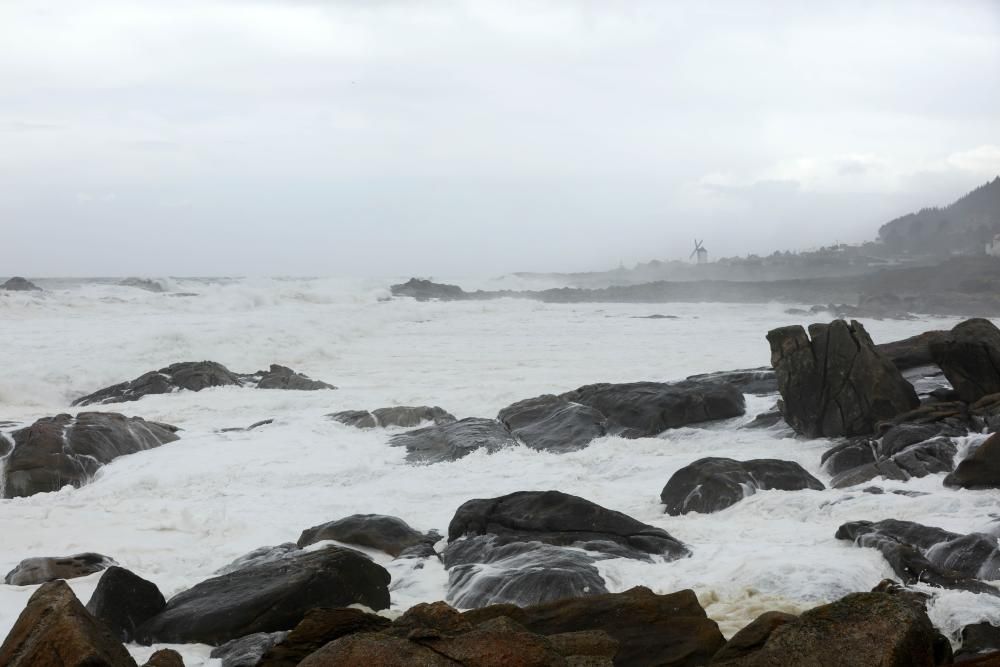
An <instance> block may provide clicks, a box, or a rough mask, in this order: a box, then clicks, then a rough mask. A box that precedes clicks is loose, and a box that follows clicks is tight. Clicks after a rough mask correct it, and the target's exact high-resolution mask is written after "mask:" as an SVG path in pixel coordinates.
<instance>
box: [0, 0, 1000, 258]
mask: <svg viewBox="0 0 1000 667" xmlns="http://www.w3.org/2000/svg"><path fill="white" fill-rule="evenodd" d="M998 37H1000V9H998V7H997V5H996V4H995V3H991V2H969V3H962V4H961V6H958V5H957V4H953V3H937V4H935V3H919V2H918V3H912V2H888V3H877V4H875V5H874V6H873V5H872V3H864V2H860V1H857V0H854V1H849V2H845V3H837V4H836V5H835V6H830V7H821V6H818V5H815V4H814V3H809V4H808V5H803V4H802V3H792V2H774V3H769V4H767V5H766V11H765V10H762V9H761V7H760V6H754V7H750V6H749V4H747V3H742V2H735V1H734V2H717V3H695V2H690V3H661V2H656V1H654V0H647V1H642V0H637V1H636V2H630V3H616V4H611V3H603V2H588V1H584V0H580V1H577V2H569V1H560V0H553V1H552V2H548V3H538V4H517V5H512V4H510V3H502V2H491V1H489V0H481V1H467V2H460V1H458V0H456V1H451V2H448V1H443V0H442V1H427V2H393V1H383V2H375V3H373V2H319V1H315V2H305V1H300V2H284V1H282V2H279V1H277V0H247V1H238V0H225V1H214V2H213V1H197V2H196V1H194V0H176V1H175V2H171V3H160V2H152V1H145V2H143V1H139V2H133V1H129V2H126V1H125V0H91V1H87V2H84V1H83V0H67V1H66V2H65V3H60V5H59V7H58V11H50V12H42V11H35V10H33V9H32V8H31V7H30V3H4V4H2V5H0V43H3V44H4V49H3V50H2V52H0V91H2V93H0V95H2V96H3V104H0V136H2V137H3V150H2V151H0V225H2V226H3V227H4V236H5V246H6V247H7V249H8V250H9V252H8V253H6V254H7V259H6V260H5V262H6V263H5V264H4V265H3V266H0V273H26V274H30V275H42V274H50V275H51V274H64V275H65V274H75V275H80V274H105V275H106V274H115V273H137V272H143V273H171V274H185V273H188V274H209V273H245V272H247V271H255V272H257V273H264V274H283V273H304V274H326V273H334V274H337V273H367V274H408V273H420V274H431V273H435V274H444V273H452V274H456V273H482V272H487V273H500V272H505V271H513V270H522V269H524V270H545V269H553V270H583V269H588V268H601V267H605V266H609V265H612V266H613V265H615V264H617V262H618V260H619V259H624V260H625V261H626V262H632V261H638V260H646V259H650V258H653V257H659V258H681V257H686V255H687V253H688V245H689V243H690V238H691V237H692V236H693V235H695V234H694V232H695V231H697V235H698V236H699V238H701V237H705V239H706V245H709V246H710V247H712V249H713V254H715V255H716V256H718V255H722V254H743V253H746V252H769V251H771V250H773V249H776V248H782V249H784V248H794V247H800V246H808V245H819V244H824V243H829V242H832V241H833V240H841V241H845V240H848V241H850V240H863V239H865V238H870V237H872V236H874V234H875V230H876V229H877V227H878V225H879V224H881V223H882V222H885V221H886V220H887V219H889V218H891V217H895V216H896V215H899V214H901V213H904V212H906V211H908V210H910V209H913V208H920V207H922V206H926V205H933V204H944V203H947V202H948V201H950V200H951V199H954V198H955V197H957V196H958V195H960V194H962V193H963V192H965V191H966V190H969V189H971V188H972V187H974V186H976V185H977V184H979V183H981V182H984V181H986V180H987V179H989V178H991V177H993V176H995V175H996V174H997V173H998V172H1000V147H998V145H997V144H1000V85H998V83H1000V39H998ZM33 125H37V127H34V129H32V126H33ZM29 129H31V130H32V131H29ZM42 129H44V130H45V131H39V130H42ZM80 193H86V194H89V195H90V197H91V198H90V199H89V200H86V201H81V199H80V198H79V197H78V195H79V194H80ZM108 193H113V194H114V197H113V198H108V197H107V194H108ZM53 238H61V239H65V240H67V241H69V242H73V243H76V244H77V245H76V247H75V252H73V253H66V254H62V255H60V254H58V253H52V252H50V251H49V248H50V246H51V240H52V239H53ZM195 248H197V249H195Z"/></svg>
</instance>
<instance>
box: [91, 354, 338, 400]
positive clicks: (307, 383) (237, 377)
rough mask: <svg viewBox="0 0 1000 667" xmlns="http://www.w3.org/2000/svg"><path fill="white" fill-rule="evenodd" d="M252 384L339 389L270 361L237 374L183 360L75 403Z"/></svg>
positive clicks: (213, 364)
mask: <svg viewBox="0 0 1000 667" xmlns="http://www.w3.org/2000/svg"><path fill="white" fill-rule="evenodd" d="M233 386H236V387H252V388H256V389H296V390H305V391H310V390H317V389H336V387H334V386H333V385H331V384H327V383H325V382H320V381H319V380H313V379H310V378H309V377H307V376H305V375H302V374H301V373H296V372H295V371H293V370H292V369H290V368H288V367H286V366H279V365H278V364H271V367H270V369H269V370H266V371H257V372H256V373H243V374H240V373H234V372H232V371H231V370H229V369H228V368H226V367H225V366H223V365H222V364H220V363H217V362H215V361H182V362H179V363H176V364H170V365H169V366H167V367H165V368H161V369H159V370H157V371H149V372H148V373H143V374H142V375H140V376H139V377H137V378H135V379H134V380H129V381H127V382H120V383H118V384H115V385H111V386H110V387H105V388H104V389H100V390H98V391H96V392H94V393H93V394H88V395H87V396H82V397H80V398H78V399H76V400H75V401H73V405H94V404H98V403H100V404H103V403H124V402H127V401H138V400H139V399H140V398H142V397H143V396H149V395H151V394H169V393H172V392H175V391H180V390H181V389H187V390H188V391H201V390H202V389H207V388H209V387H233Z"/></svg>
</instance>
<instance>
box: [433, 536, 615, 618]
mask: <svg viewBox="0 0 1000 667" xmlns="http://www.w3.org/2000/svg"><path fill="white" fill-rule="evenodd" d="M496 542H497V539H496V538H495V537H494V536H493V535H480V536H476V537H469V538H465V539H459V540H456V541H454V542H452V543H451V544H449V545H448V548H447V549H446V550H445V553H444V562H445V567H447V568H448V602H449V603H451V604H453V605H455V606H456V607H460V608H462V609H472V608H476V607H485V606H487V605H492V604H516V605H518V606H526V605H532V604H541V603H543V602H550V601H552V600H561V599H563V598H569V597H579V596H581V595H598V594H601V593H607V592H608V590H607V588H606V587H605V585H604V579H603V578H602V577H601V575H600V573H599V572H598V571H597V568H596V567H595V566H594V563H595V562H596V559H595V558H594V557H593V556H591V555H589V554H587V553H586V552H584V551H581V550H579V549H567V548H564V547H556V546H552V545H550V544H544V543H542V542H512V543H509V544H504V545H497V544H496Z"/></svg>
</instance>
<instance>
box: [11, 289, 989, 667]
mask: <svg viewBox="0 0 1000 667" xmlns="http://www.w3.org/2000/svg"><path fill="white" fill-rule="evenodd" d="M38 282H39V284H40V285H42V286H43V287H46V288H47V291H46V292H43V293H31V294H26V293H3V292H0V341H2V344H0V369H2V373H0V421H3V420H13V421H18V422H30V421H32V420H34V419H37V418H39V417H42V416H46V415H52V414H56V413H59V412H75V409H71V408H69V404H70V402H71V401H72V400H73V399H74V398H76V397H79V396H81V395H83V394H86V393H89V392H92V391H94V390H96V389H99V388H101V387H104V386H107V385H109V384H113V383H116V382H120V381H122V380H127V379H132V378H134V377H136V376H138V375H140V374H141V373H143V372H145V371H148V370H152V369H156V368H160V367H162V366H164V365H167V364H169V363H172V362H177V361H190V360H202V359H211V360H214V361H219V362H221V363H223V364H225V365H227V366H228V367H229V368H230V369H232V370H234V371H239V372H250V371H254V370H257V369H262V368H266V367H267V365H268V364H270V363H281V364H283V365H287V366H291V367H292V368H294V369H296V370H298V371H300V372H303V373H306V374H307V375H309V376H311V377H313V378H317V379H321V380H324V381H326V382H330V383H332V384H335V385H337V386H338V387H339V389H338V390H337V391H319V392H287V391H265V390H251V389H235V388H217V389H210V390H205V391H202V392H198V393H190V392H181V393H176V394H171V395H166V396H151V397H146V398H144V399H142V400H141V401H138V402H133V403H125V404H120V405H113V406H107V408H101V409H108V410H115V411H120V412H123V413H124V414H126V415H138V416H142V417H144V418H147V419H154V420H159V421H165V422H169V423H172V424H175V425H177V426H179V427H181V428H182V429H183V432H182V433H181V435H182V437H181V439H180V440H179V441H177V442H174V443H170V444H168V445H165V446H163V447H160V448H158V449H155V450H151V451H147V452H142V453H139V454H135V455H132V456H127V457H123V458H121V459H118V460H116V461H114V462H113V463H111V464H110V465H108V466H106V467H105V468H103V469H102V470H101V471H100V472H99V473H98V474H97V476H96V478H95V479H94V480H93V482H92V483H91V484H89V485H87V486H85V487H83V488H81V489H71V488H65V489H63V490H61V491H59V492H56V493H47V494H40V495H36V496H33V497H30V498H21V499H13V500H0V535H2V536H3V539H2V540H0V570H2V571H3V572H5V571H7V570H8V569H10V568H13V567H14V566H15V565H16V564H17V563H18V562H19V561H20V560H21V559H23V558H27V557H30V556H45V555H53V556H55V555H68V554H73V553H78V552H81V551H97V552H100V553H103V554H106V555H108V556H111V557H112V558H114V559H116V560H117V561H118V562H119V563H120V564H121V565H123V566H124V567H127V568H129V569H131V570H133V571H135V572H136V573H138V574H139V575H141V576H143V577H145V578H147V579H149V580H151V581H154V582H155V583H157V584H158V585H159V587H160V588H161V590H162V591H163V592H164V594H165V595H166V596H167V597H169V596H170V595H173V594H175V593H177V592H179V591H182V590H184V589H185V588H187V587H189V586H191V585H193V584H195V583H197V582H198V581H201V580H203V579H205V578H207V577H209V576H211V575H212V574H213V572H214V571H216V570H217V569H219V568H220V567H222V566H224V565H226V564H227V563H229V562H230V561H232V560H233V559H235V558H236V557H238V556H240V555H242V554H244V553H246V552H248V551H250V550H252V549H254V548H257V547H260V546H263V545H272V544H278V543H281V542H288V541H295V540H296V539H297V538H298V535H299V533H300V532H301V531H302V530H303V529H305V528H308V527H310V526H313V525H316V524H318V523H322V522H325V521H330V520H333V519H337V518H340V517H343V516H346V515H349V514H354V513H369V512H370V513H382V514H391V515H395V516H399V517H401V518H403V519H405V520H406V521H408V522H409V523H410V524H411V525H412V526H414V527H415V528H417V529H420V530H429V529H437V530H439V531H441V532H442V533H446V531H447V526H448V522H449V521H450V519H451V517H452V515H453V513H454V511H455V509H457V508H458V506H459V505H461V504H462V503H463V502H465V501H466V500H469V499H471V498H482V497H493V496H498V495H502V494H506V493H510V492H513V491H519V490H541V489H558V490H561V491H564V492H567V493H572V494H576V495H580V496H583V497H585V498H587V499H589V500H592V501H594V502H597V503H599V504H601V505H604V506H605V507H608V508H611V509H615V510H619V511H622V512H625V513H626V514H628V515H630V516H633V517H635V518H636V519H639V520H640V521H643V522H646V523H650V524H653V525H655V526H659V527H661V528H664V529H665V530H667V531H668V532H670V533H671V534H672V535H674V536H675V537H677V538H679V539H681V540H682V541H684V542H685V543H687V544H688V545H689V546H690V547H691V549H692V551H693V554H694V555H693V556H692V557H691V558H689V559H684V560H680V561H674V562H670V563H667V562H653V563H643V562H636V561H629V560H623V559H614V560H609V561H602V562H601V563H600V566H599V567H600V570H601V573H602V575H603V576H604V577H605V579H606V580H607V585H608V588H609V589H610V590H613V591H620V590H625V589H627V588H629V587H631V586H634V585H640V584H641V585H645V586H648V587H650V588H652V589H653V590H655V591H658V592H664V593H666V592H671V591H675V590H679V589H683V588H691V589H693V590H694V591H695V592H696V593H697V594H698V596H699V599H700V600H701V601H702V603H703V605H704V606H705V608H706V610H707V612H708V614H709V615H710V616H711V617H712V618H713V619H715V620H716V621H717V622H718V623H719V624H720V626H721V628H722V631H723V633H724V634H726V635H727V636H729V635H731V634H732V633H734V632H735V631H736V630H737V629H739V628H740V627H742V626H743V625H745V624H746V623H747V622H749V621H750V620H752V619H753V618H754V617H755V616H756V615H758V614H759V613H761V612H763V611H766V610H770V609H780V610H786V611H792V612H798V611H802V610H804V609H807V608H809V607H812V606H816V605H817V604H821V603H823V602H826V601H829V600H832V599H835V598H837V597H839V596H841V595H843V594H846V593H848V592H851V591H858V590H868V589H870V588H871V587H872V586H874V585H875V584H876V583H878V581H880V580H881V579H883V578H887V577H892V571H891V570H890V568H889V567H888V565H887V564H886V562H885V561H884V559H883V558H882V556H881V555H880V554H879V553H878V552H876V551H874V550H870V549H859V548H857V547H854V546H852V545H850V544H848V543H845V542H840V541H837V540H835V539H834V533H835V531H836V529H837V527H838V526H839V525H840V524H842V523H844V522H846V521H852V520H858V519H867V520H873V521H877V520H880V519H885V518H897V519H906V520H912V521H919V522H922V523H925V524H928V525H934V526H940V527H943V528H946V529H949V530H954V531H958V532H969V531H975V530H980V531H983V530H992V531H994V533H995V532H996V526H997V523H996V520H997V515H998V512H1000V503H998V496H997V494H996V492H990V491H964V490H963V491H956V490H951V489H945V488H944V487H942V485H941V477H940V476H931V477H927V478H924V479H919V480H911V481H909V482H906V483H901V482H884V483H879V485H880V486H883V487H884V488H886V489H887V490H889V489H908V490H916V491H926V492H929V495H925V496H919V497H908V496H902V495H896V494H890V493H887V494H883V495H872V494H866V493H861V492H860V491H851V490H847V491H839V490H827V491H799V492H794V493H785V492H777V491H772V492H759V493H757V494H755V495H753V496H751V497H749V498H747V499H745V500H743V501H742V502H740V503H738V504H737V505H735V506H733V507H730V508H728V509H726V510H724V511H721V512H718V513H715V514H710V515H701V514H689V515H686V516H682V517H670V516H667V515H664V514H663V508H662V505H661V504H660V502H659V494H660V491H661V489H662V488H663V486H664V484H665V483H666V482H667V480H668V479H669V478H670V476H671V474H672V473H673V472H675V471H676V470H677V469H679V468H681V467H683V466H685V465H687V464H688V463H691V462H692V461H694V460H696V459H698V458H701V457H703V456H727V457H732V458H736V459H748V458H758V457H773V458H781V459H787V460H792V461H797V462H799V463H800V464H801V465H802V466H803V467H805V468H806V469H807V470H808V471H809V472H811V473H812V474H813V475H815V476H816V477H818V478H819V479H821V480H823V481H824V482H827V481H829V476H828V475H825V474H824V473H823V472H822V471H821V470H820V469H819V461H820V456H821V454H822V453H823V451H824V450H825V449H826V448H827V447H829V446H830V444H831V443H830V442H829V441H823V440H812V441H808V440H803V439H798V438H795V437H793V436H792V435H791V434H790V432H789V431H788V430H787V429H776V430H765V431H760V430H738V426H739V425H740V424H742V423H744V422H746V421H749V420H750V419H752V418H753V416H754V415H755V414H756V413H758V412H763V411H765V410H767V409H769V408H770V407H771V406H772V405H773V402H774V398H773V397H764V398H761V397H748V410H747V415H746V417H744V418H739V419H735V420H729V421H725V422H717V423H712V424H710V425H707V426H705V427H700V428H682V429H677V430H673V431H668V432H666V433H664V434H663V435H662V436H660V437H658V438H647V439H640V440H622V439H620V438H615V437H607V438H603V439H600V440H598V441H595V442H594V443H593V444H591V446H590V447H588V448H587V449H584V450H582V451H579V452H574V453H571V454H565V455H555V454H548V453H542V452H536V451H532V450H529V449H527V448H523V447H517V448H512V449H509V450H505V451H502V452H500V453H498V454H494V455H485V454H481V453H474V454H472V455H470V456H468V457H466V458H464V459H461V460H459V461H456V462H453V463H443V464H436V465H430V466H412V465H408V464H406V463H405V462H404V460H403V455H404V452H403V451H402V450H401V449H399V448H392V447H389V446H388V444H387V439H388V436H389V435H390V433H391V430H384V429H376V430H370V431H362V430H357V429H353V428H351V427H348V426H345V425H342V424H339V423H336V422H334V421H332V420H330V419H327V418H326V417H325V416H324V415H326V414H328V413H331V412H335V411H338V410H347V409H374V408H378V407H384V406H391V405H423V404H427V405H440V406H441V407H443V408H445V409H446V410H449V411H450V412H452V413H453V414H455V415H456V416H457V417H459V418H463V417H471V416H480V417H492V416H495V415H496V413H497V411H498V410H499V409H500V408H502V407H504V406H506V405H508V404H510V403H512V402H514V401H517V400H520V399H523V398H528V397H532V396H536V395H538V394H542V393H554V392H562V391H566V390H570V389H574V388H576V387H578V386H580V385H583V384H588V383H592V382H603V381H608V382H619V381H621V382H624V381H634V380H662V381H668V380H676V379H681V378H683V377H685V376H687V375H690V374H694V373H702V372H709V371H715V370H726V369H735V368H746V367H752V366H761V365H767V364H768V361H769V350H768V345H767V342H766V340H765V339H764V335H765V334H766V332H767V330H768V329H770V328H773V327H775V326H780V325H785V324H793V323H803V324H805V323H807V322H806V321H805V320H803V319H801V318H800V317H797V316H792V315H788V314H786V313H785V312H784V311H785V309H786V308H788V307H789V306H790V305H801V304H777V303H774V304H765V305H733V304H542V303H534V302H530V301H522V300H509V299H504V300H497V301H488V302H467V303H417V302H415V301H412V300H409V299H389V298H388V297H389V291H388V288H387V286H388V285H389V284H391V283H392V282H398V279H396V280H393V279H386V280H380V281H376V280H367V281H360V280H355V281H351V280H342V279H285V280H282V279H225V280H184V279H163V280H162V281H161V282H163V284H164V285H165V286H166V287H167V288H168V290H169V291H168V293H165V294H156V293H150V292H146V291H143V290H139V289H136V288H130V287H121V286H117V285H115V284H113V281H79V280H53V281H44V280H43V281H38ZM455 282H459V283H460V284H463V285H473V286H503V285H504V283H503V282H500V283H491V282H490V281H481V282H480V283H479V284H478V285H477V284H475V283H474V282H473V281H469V280H464V281H463V280H458V281H455ZM177 293H180V294H184V295H182V296H181V295H177ZM651 314H664V315H674V316H676V319H642V318H643V317H644V316H647V315H651ZM956 321H957V320H955V319H949V318H928V319H925V320H922V321H865V325H866V326H867V328H868V330H869V332H870V333H871V335H872V337H873V338H874V339H875V341H876V342H885V341H890V340H896V339H899V338H903V337H906V336H910V335H913V334H916V333H919V332H922V331H925V330H928V329H932V328H947V327H950V326H953V325H954V324H955V323H956ZM91 409H93V408H91ZM269 418H273V419H274V420H275V421H274V423H273V424H271V425H268V426H264V427H261V428H257V429H254V430H253V431H247V432H230V433H219V429H221V428H226V427H238V426H247V425H249V424H252V423H254V422H257V421H260V420H262V419H269ZM980 437H981V436H972V439H973V440H974V439H977V438H980ZM373 557H375V558H376V559H377V560H379V562H381V563H383V564H384V565H385V566H386V567H387V568H388V569H389V571H390V572H391V574H392V577H393V583H392V587H391V595H392V604H393V609H395V610H404V609H406V608H408V607H409V606H411V605H413V604H415V603H418V602H421V601H431V600H440V599H443V598H444V597H445V593H446V585H447V575H446V573H445V571H444V570H443V568H442V567H441V566H440V565H438V564H435V563H432V562H428V563H426V565H425V566H424V567H422V568H420V569H415V568H414V562H413V561H400V562H392V561H390V560H389V559H388V558H386V557H384V556H381V555H378V554H373ZM0 574H2V572H0ZM99 577H100V575H99V574H97V575H93V576H91V577H85V578H82V579H76V580H73V581H71V582H70V584H71V585H72V587H73V588H74V590H76V592H77V595H78V596H79V597H80V598H81V600H83V601H84V602H86V600H87V599H88V598H89V595H90V593H91V591H92V590H93V588H94V586H96V583H97V580H98V579H99ZM33 590H34V587H14V586H5V585H0V636H5V635H6V633H7V632H8V630H9V629H10V627H11V625H12V624H13V623H14V621H15V620H16V618H17V615H18V614H19V613H20V611H21V609H22V608H23V606H24V604H25V602H26V601H27V599H28V597H29V596H30V595H31V593H32V592H33ZM930 614H931V617H932V619H933V620H934V622H935V623H936V624H937V625H938V627H939V628H940V629H942V631H944V632H945V633H947V634H949V635H950V636H952V637H954V636H955V634H956V633H957V631H958V630H959V629H960V628H961V627H962V626H963V625H964V624H966V623H969V622H977V621H981V620H991V621H992V622H994V623H1000V599H998V598H994V597H989V596H983V595H973V594H970V593H964V592H949V591H945V592H940V591H936V592H935V597H934V599H933V601H932V603H931V605H930ZM131 648H132V650H133V652H134V653H135V655H136V656H137V657H138V658H144V657H145V656H146V655H148V654H149V653H150V652H151V649H149V648H142V647H131ZM208 651H209V649H208V648H207V647H200V646H187V647H182V653H183V654H184V655H185V658H186V660H187V664H188V665H189V667H191V666H196V665H201V664H204V665H209V664H211V662H212V661H209V660H208V658H207V655H208Z"/></svg>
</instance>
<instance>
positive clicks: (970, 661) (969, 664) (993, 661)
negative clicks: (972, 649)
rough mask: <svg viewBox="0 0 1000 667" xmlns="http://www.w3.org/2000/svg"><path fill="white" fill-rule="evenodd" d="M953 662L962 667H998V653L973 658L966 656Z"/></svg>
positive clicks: (999, 662)
mask: <svg viewBox="0 0 1000 667" xmlns="http://www.w3.org/2000/svg"><path fill="white" fill-rule="evenodd" d="M955 662H956V663H957V664H961V665H962V667H1000V651H993V652H990V653H984V654H982V655H974V656H967V655H966V656H962V657H961V658H960V659H959V660H956V661H955Z"/></svg>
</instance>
